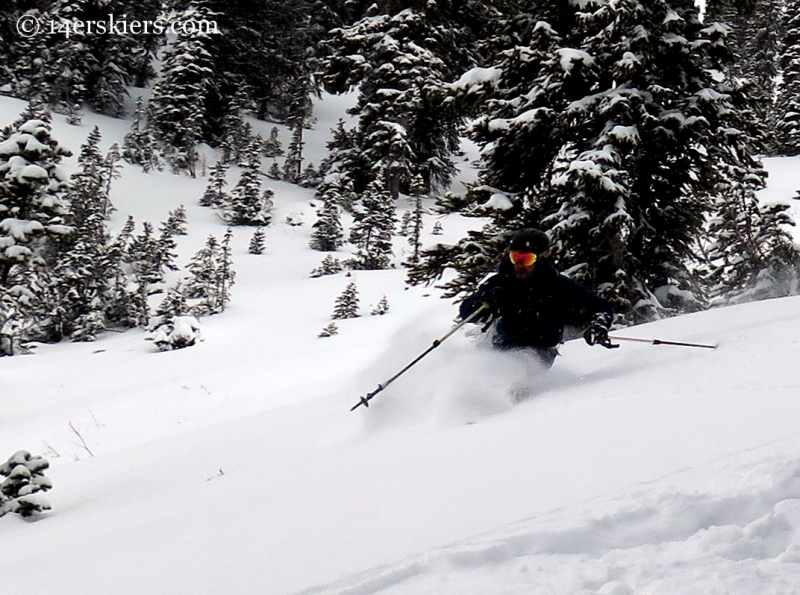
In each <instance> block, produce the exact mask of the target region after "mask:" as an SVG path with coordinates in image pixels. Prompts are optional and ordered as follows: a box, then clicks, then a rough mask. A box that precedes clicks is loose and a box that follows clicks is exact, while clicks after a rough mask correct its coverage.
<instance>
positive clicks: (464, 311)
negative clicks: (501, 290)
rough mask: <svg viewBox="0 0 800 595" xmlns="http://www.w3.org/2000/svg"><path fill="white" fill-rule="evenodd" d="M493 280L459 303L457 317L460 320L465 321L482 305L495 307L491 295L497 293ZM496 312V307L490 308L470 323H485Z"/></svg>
mask: <svg viewBox="0 0 800 595" xmlns="http://www.w3.org/2000/svg"><path fill="white" fill-rule="evenodd" d="M493 279H494V277H493V278H492V279H489V280H488V281H487V282H486V283H484V284H483V285H481V286H480V287H478V290H477V291H476V292H475V293H473V294H472V295H471V296H469V297H468V298H467V299H465V300H464V301H463V302H461V306H460V307H459V316H460V317H461V320H464V319H466V318H467V317H469V316H470V314H472V313H473V312H475V310H477V309H478V308H480V307H481V306H482V305H483V304H485V303H489V305H491V306H495V304H492V303H491V302H492V297H491V296H492V293H493V292H496V291H497V284H496V283H494V282H493ZM495 310H496V307H492V308H490V309H488V310H486V311H485V312H483V313H482V314H480V315H478V316H476V317H475V318H473V319H472V322H485V321H487V320H488V319H489V317H490V316H491V315H492V313H493V312H494V311H495Z"/></svg>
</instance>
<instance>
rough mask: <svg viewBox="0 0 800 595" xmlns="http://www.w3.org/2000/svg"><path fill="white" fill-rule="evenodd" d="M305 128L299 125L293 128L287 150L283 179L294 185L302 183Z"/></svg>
mask: <svg viewBox="0 0 800 595" xmlns="http://www.w3.org/2000/svg"><path fill="white" fill-rule="evenodd" d="M304 144H305V143H304V142H303V126H302V124H300V123H298V124H297V125H296V126H295V127H294V128H292V140H291V142H290V143H289V148H288V149H287V150H286V159H285V160H284V162H283V174H282V176H281V178H282V179H283V180H285V181H287V182H291V183H292V184H297V183H299V182H300V175H301V173H302V167H303V145H304Z"/></svg>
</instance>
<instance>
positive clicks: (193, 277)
mask: <svg viewBox="0 0 800 595" xmlns="http://www.w3.org/2000/svg"><path fill="white" fill-rule="evenodd" d="M232 237H233V232H232V231H231V229H230V228H228V230H227V231H226V233H225V237H224V239H223V241H222V243H221V244H220V242H219V240H217V239H216V238H215V237H214V236H208V238H207V239H206V243H205V245H204V246H203V248H201V249H200V250H198V251H197V252H196V253H195V255H194V256H193V257H192V259H191V261H190V262H189V265H188V270H189V273H190V277H189V279H188V280H187V282H186V285H185V295H186V297H187V298H188V299H190V300H194V302H193V303H192V304H191V313H192V314H194V315H195V316H201V315H205V314H218V313H220V312H223V311H224V310H225V307H226V306H227V304H228V303H229V302H230V288H231V286H232V285H233V283H234V279H235V278H236V272H235V271H234V270H233V260H232V258H231V246H230V243H231V239H232Z"/></svg>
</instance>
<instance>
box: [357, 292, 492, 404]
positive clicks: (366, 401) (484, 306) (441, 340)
mask: <svg viewBox="0 0 800 595" xmlns="http://www.w3.org/2000/svg"><path fill="white" fill-rule="evenodd" d="M487 308H489V304H481V307H480V308H478V309H477V310H475V311H474V312H473V313H472V314H470V315H469V316H467V317H466V318H465V319H464V320H462V321H461V322H459V323H458V324H457V325H455V326H454V327H453V328H451V329H450V331H448V333H447V334H446V335H444V336H443V337H441V338H439V339H436V340H435V341H434V342H433V345H431V346H430V347H428V349H426V350H425V351H423V352H422V353H421V354H419V355H418V356H417V357H416V358H415V359H414V361H412V362H411V363H410V364H408V365H407V366H406V367H405V368H403V369H402V370H400V371H399V372H398V373H397V374H395V375H394V376H392V377H391V378H389V380H387V381H386V382H384V383H383V384H379V385H378V388H376V389H375V390H374V391H372V392H371V393H367V394H366V395H364V396H363V397H361V400H360V401H359V402H358V403H356V404H355V405H353V406H352V407H351V408H350V411H354V410H356V409H358V408H359V407H361V405H363V406H364V407H369V402H370V400H372V398H373V397H374V396H375V395H377V394H378V393H379V392H381V391H382V390H384V389H385V388H386V387H387V386H389V385H390V384H391V383H392V382H394V381H395V380H397V379H398V378H400V376H402V375H403V374H405V373H406V372H408V370H409V369H410V368H411V367H412V366H413V365H414V364H416V363H417V362H418V361H419V360H421V359H422V358H423V357H425V356H426V355H428V354H429V353H430V352H431V351H433V350H434V349H436V348H437V347H439V345H441V344H442V343H444V341H445V340H446V339H447V338H448V337H449V336H450V335H452V334H453V333H455V332H456V331H457V330H458V329H460V328H461V327H462V326H464V325H465V324H467V323H468V322H470V321H472V320H473V319H474V318H476V317H477V316H478V314H480V313H481V312H483V311H484V310H486V309H487Z"/></svg>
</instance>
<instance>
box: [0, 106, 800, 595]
mask: <svg viewBox="0 0 800 595" xmlns="http://www.w3.org/2000/svg"><path fill="white" fill-rule="evenodd" d="M350 100H351V99H350V98H347V97H345V98H327V100H326V101H324V102H323V103H322V105H321V106H318V109H317V111H316V114H315V115H316V116H317V117H318V118H319V122H318V124H317V126H316V129H315V131H314V132H313V133H312V134H311V135H310V136H309V138H308V142H309V159H310V160H312V161H314V162H315V163H318V160H319V158H320V157H321V156H322V154H323V149H322V147H323V146H324V142H325V140H326V139H327V138H328V136H329V132H330V128H331V127H332V126H333V125H334V124H335V122H336V120H337V119H338V118H339V117H341V116H342V115H343V114H344V109H345V106H346V104H347V102H348V101H350ZM23 107H24V104H23V102H20V101H16V100H12V99H8V98H0V122H2V123H3V124H5V123H7V122H10V121H12V120H14V119H15V118H16V117H17V115H18V114H19V112H21V111H22V109H23ZM95 124H98V125H99V126H100V127H101V129H102V131H103V143H102V146H101V148H103V149H104V150H105V149H107V148H108V146H109V145H110V144H111V143H113V142H115V141H116V142H119V141H121V139H122V136H123V135H124V134H125V132H126V131H127V124H128V123H127V122H124V121H120V120H112V119H108V118H102V117H98V116H87V117H86V118H85V120H84V123H83V125H82V126H80V127H74V126H68V125H66V124H65V123H64V121H63V118H61V117H59V116H55V122H54V126H53V128H54V136H55V138H57V139H58V140H59V141H60V142H61V143H62V144H64V145H66V146H67V147H69V148H70V149H72V150H73V152H77V150H78V148H79V146H80V144H81V143H83V142H84V141H85V138H86V135H87V134H88V133H89V132H90V131H91V129H92V127H93V126H94V125H95ZM270 127H271V126H270ZM268 129H269V127H267V126H266V125H264V129H262V133H265V132H268ZM285 140H286V138H284V142H285ZM207 159H208V165H211V164H212V163H213V160H214V155H213V152H212V151H210V150H209V151H207ZM798 164H800V161H798V160H797V159H773V160H769V161H768V163H767V166H768V169H770V171H771V173H772V176H771V178H770V181H769V182H770V187H769V188H768V189H767V190H766V191H764V194H763V198H764V200H766V201H789V200H790V198H791V196H792V194H793V193H794V191H795V190H796V189H797V188H798V187H800V176H798V174H797V171H798V168H797V166H798ZM68 166H69V167H74V158H72V159H71V160H69V161H68ZM464 175H470V172H466V173H465V174H464ZM205 184H206V179H205V178H198V179H190V178H188V177H177V176H173V175H170V174H167V173H152V174H143V173H141V171H140V170H139V169H138V168H135V167H131V166H127V165H126V166H125V168H124V170H123V176H122V178H121V179H120V180H116V181H115V182H114V185H113V186H112V193H111V197H112V200H113V202H114V205H115V206H116V208H117V212H116V213H115V214H114V216H113V221H112V225H113V227H114V228H115V229H118V228H119V227H121V225H122V224H123V223H124V221H125V218H126V217H127V216H128V215H133V216H134V217H135V219H136V221H137V223H138V224H141V223H142V222H143V221H151V222H153V223H154V224H157V223H158V222H159V221H161V220H163V219H164V218H165V217H166V214H167V213H168V212H169V211H170V210H172V209H174V208H175V207H177V206H179V205H181V204H182V205H185V206H186V208H187V211H188V219H189V223H188V225H189V235H188V236H184V237H182V238H179V248H178V250H179V253H180V258H179V259H178V263H179V264H181V265H185V264H186V262H187V261H188V258H189V257H190V256H191V254H192V253H193V252H194V251H196V250H197V249H198V248H199V247H200V246H201V245H202V243H203V241H204V239H205V238H206V236H207V235H209V234H214V235H216V236H218V237H221V236H222V234H223V233H224V231H225V227H224V226H223V224H222V223H221V221H220V220H219V219H218V218H217V217H216V216H215V215H214V213H213V212H212V211H211V210H210V209H207V208H202V207H200V206H198V205H197V200H198V198H199V196H200V195H201V194H202V192H203V190H204V188H205ZM265 185H269V186H270V187H272V188H273V189H274V191H275V194H276V197H275V204H276V213H275V217H274V223H273V224H272V225H271V226H270V227H269V228H268V230H267V239H266V251H265V253H264V254H263V255H260V256H256V255H251V254H248V253H247V246H248V242H249V241H250V237H251V235H252V229H248V228H236V229H235V230H234V247H235V253H234V263H235V268H236V271H237V278H236V285H234V287H233V298H232V302H231V305H230V308H229V309H228V310H227V311H226V312H225V313H224V314H222V315H218V316H213V317H207V318H203V319H202V320H201V322H202V325H203V335H204V337H205V340H204V341H203V342H202V343H200V344H198V345H196V346H194V347H191V348H188V349H183V350H178V351H172V352H167V353H159V352H157V351H156V349H155V348H154V346H153V345H152V343H150V342H147V341H145V340H144V337H145V334H144V333H143V332H141V331H130V332H126V333H123V334H120V333H108V334H105V335H103V336H102V337H101V338H100V339H99V340H97V341H96V342H94V343H77V344H75V343H73V344H70V343H63V344H59V345H45V346H40V347H39V348H38V349H37V352H36V354H35V355H31V356H18V357H6V358H0V387H1V388H0V459H2V460H3V461H4V460H5V458H6V457H8V456H10V455H11V454H13V453H14V452H16V451H17V450H20V449H25V450H28V451H30V452H32V453H34V454H41V455H45V456H46V457H47V459H48V460H49V462H50V465H51V467H50V469H49V470H48V472H47V475H48V477H50V478H51V479H52V481H53V484H54V488H53V490H52V491H50V492H48V494H47V499H48V500H49V501H50V503H51V504H52V506H53V510H52V512H50V513H47V514H46V515H44V516H43V517H42V518H41V519H39V520H38V521H36V522H33V523H31V522H25V521H24V520H22V519H21V518H19V517H18V516H17V515H13V514H11V515H6V516H5V517H3V518H0V592H2V593H4V594H6V593H8V594H14V595H16V594H21V593H54V594H57V595H108V594H113V595H144V594H151V593H159V594H165V595H201V594H202V595H229V594H236V595H250V594H252V595H256V594H258V595H264V594H270V595H272V594H275V595H289V594H299V593H303V594H307V595H312V594H320V595H322V594H324V595H329V594H330V595H333V594H342V595H343V594H349V595H356V594H359V595H360V594H368V593H382V594H385V595H412V594H413V595H421V594H434V593H435V594H443V593H452V594H459V595H486V594H489V593H504V594H513V595H531V594H534V595H535V594H548V595H552V594H582V595H589V594H598V595H629V594H642V595H644V594H647V595H676V594H697V593H709V594H710V593H726V594H737V595H752V594H755V593H758V594H780V595H787V594H791V593H800V399H798V394H800V367H798V365H797V361H798V357H800V298H788V299H781V300H773V301H767V302H760V303H753V304H745V305H741V306H736V307H731V308H725V309H719V310H713V311H709V312H704V313H700V314H694V315H690V316H682V317H678V318H673V319H669V320H665V321H661V322H658V323H653V324H648V325H642V326H639V327H636V328H633V329H627V330H626V331H625V332H624V333H622V332H620V334H625V335H628V336H635V337H647V338H659V339H667V340H679V341H693V342H702V343H715V344H718V345H719V347H718V348H717V349H716V350H706V349H688V348H677V347H668V346H652V345H646V344H639V343H624V344H623V345H622V346H621V347H620V348H619V349H616V350H613V351H609V350H605V349H600V348H597V347H595V348H591V347H588V346H587V345H585V344H584V343H583V341H572V342H569V343H567V344H566V345H565V346H564V347H563V349H562V357H560V358H559V359H558V360H557V361H556V364H555V366H554V368H553V369H552V370H550V371H549V372H547V373H546V374H543V373H541V372H540V371H538V370H537V369H536V368H535V366H534V365H532V363H531V362H529V361H525V360H522V359H518V358H516V357H514V356H510V355H508V354H498V353H495V352H492V351H491V350H490V349H488V348H487V346H486V345H485V340H483V337H481V336H480V333H479V332H477V329H472V330H471V331H470V332H466V333H464V332H459V333H457V334H456V335H454V336H453V337H452V338H450V339H448V340H447V341H446V342H445V343H443V344H442V346H441V347H440V348H438V349H436V350H435V351H433V352H432V353H431V355H430V356H428V357H427V358H425V359H424V360H423V361H422V362H421V363H420V364H419V365H418V366H416V367H414V368H413V369H412V370H411V371H410V372H409V373H408V374H406V375H405V376H403V377H402V378H401V379H400V380H398V381H397V382H395V383H394V384H392V386H391V387H390V388H388V389H387V390H386V391H385V392H383V393H381V394H379V395H378V396H377V397H376V398H375V400H374V402H373V403H374V404H373V406H371V407H370V408H369V409H364V408H360V409H359V410H357V411H356V412H350V411H349V408H350V407H351V406H352V405H354V404H355V403H356V402H357V400H358V398H359V397H360V396H361V395H363V394H365V393H366V392H368V391H370V390H372V389H374V388H375V387H376V386H377V384H378V383H380V382H383V381H384V380H386V378H387V377H389V376H391V375H392V374H394V373H395V372H397V371H398V370H399V369H400V368H402V367H403V366H404V365H405V364H407V363H408V362H409V361H410V360H411V359H413V358H414V357H415V356H416V355H417V354H419V353H420V352H422V351H423V350H425V349H426V348H427V347H428V346H430V345H431V343H432V341H433V340H434V339H435V338H437V337H439V336H441V335H442V334H444V333H445V332H447V330H449V329H450V328H451V326H452V324H453V320H454V318H455V316H456V308H455V307H454V305H453V304H452V303H451V302H449V301H447V300H442V299H439V296H438V293H437V291H436V290H435V289H432V288H424V287H421V288H411V289H408V288H406V287H405V284H404V272H403V271H402V270H400V269H394V270H387V271H373V272H366V271H360V272H356V273H354V274H353V276H352V277H345V276H344V275H333V276H325V277H321V278H310V277H309V275H308V273H309V272H310V271H311V270H312V269H313V268H315V267H317V266H318V265H319V263H320V261H321V259H322V256H323V255H322V254H321V253H319V252H314V251H312V250H310V249H309V248H308V240H309V237H310V231H311V228H310V226H311V224H312V223H313V221H314V217H315V212H316V203H315V202H314V199H313V193H312V192H311V191H309V190H305V189H301V188H298V187H295V186H291V185H288V184H284V183H281V182H270V183H269V184H266V183H265ZM794 203H795V205H796V204H797V201H794ZM796 211H797V209H796V208H795V217H797V216H798V213H797V212H796ZM287 216H292V217H293V218H294V219H300V220H303V221H304V222H305V223H304V225H301V226H292V225H289V224H288V223H287V222H286V217H287ZM433 221H434V219H433V218H431V219H429V220H428V221H426V231H427V233H426V236H425V242H426V243H427V244H431V243H433V242H435V241H439V240H440V238H439V237H437V236H433V235H431V234H430V231H431V228H432V225H433ZM440 221H441V223H442V225H443V227H444V230H445V234H446V235H445V236H444V238H445V239H446V240H447V239H455V238H458V237H460V235H461V234H462V233H463V231H464V230H465V229H467V228H468V226H469V225H470V224H474V222H470V221H465V220H462V219H459V218H455V217H449V218H442V219H441V220H440ZM403 241H404V238H397V243H396V253H395V256H396V258H397V260H398V261H399V260H400V259H402V257H403V254H402V251H403V249H404V246H403ZM352 280H355V282H356V283H357V286H358V291H359V294H360V297H361V311H362V317H360V318H357V319H352V320H347V321H339V323H338V325H339V334H338V335H337V336H334V337H330V338H325V339H320V338H318V337H317V334H318V333H319V332H320V331H321V330H322V329H323V328H324V327H325V326H326V325H327V324H328V323H329V322H330V314H331V311H332V309H333V304H334V300H335V298H336V297H337V296H338V295H339V294H340V293H341V292H342V290H343V289H344V288H345V286H346V285H347V284H348V283H349V282H350V281H352ZM384 295H385V296H386V297H387V299H388V302H389V304H390V310H389V312H388V313H387V314H386V315H384V316H370V311H371V310H372V309H373V308H374V307H375V305H376V304H377V303H378V301H379V300H380V299H381V298H382V296H384ZM512 394H524V395H525V396H526V398H525V399H523V400H522V401H521V402H520V403H518V404H514V403H513V401H512V398H511V395H512ZM0 462H2V461H0Z"/></svg>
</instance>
